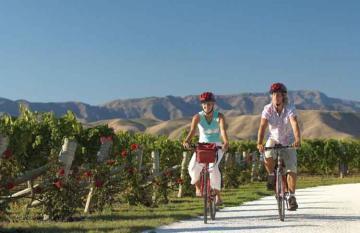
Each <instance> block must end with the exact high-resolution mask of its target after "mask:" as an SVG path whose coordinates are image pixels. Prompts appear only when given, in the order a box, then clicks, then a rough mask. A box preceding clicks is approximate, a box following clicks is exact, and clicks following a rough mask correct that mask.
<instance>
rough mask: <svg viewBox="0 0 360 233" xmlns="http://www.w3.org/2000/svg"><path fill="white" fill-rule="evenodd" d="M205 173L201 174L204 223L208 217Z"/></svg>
mask: <svg viewBox="0 0 360 233" xmlns="http://www.w3.org/2000/svg"><path fill="white" fill-rule="evenodd" d="M207 175H208V174H207V171H205V172H204V173H203V176H204V178H203V187H204V189H203V190H204V191H203V197H204V223H207V216H208V206H207V205H208V187H207V179H208V177H207Z"/></svg>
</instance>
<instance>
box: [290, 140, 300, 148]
mask: <svg viewBox="0 0 360 233" xmlns="http://www.w3.org/2000/svg"><path fill="white" fill-rule="evenodd" d="M292 146H293V147H295V148H299V147H300V146H301V141H300V140H295V142H294V143H293V144H292Z"/></svg>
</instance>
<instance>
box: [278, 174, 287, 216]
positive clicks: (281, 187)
mask: <svg viewBox="0 0 360 233" xmlns="http://www.w3.org/2000/svg"><path fill="white" fill-rule="evenodd" d="M276 200H277V204H278V211H279V218H280V221H284V220H285V195H284V181H283V177H282V175H281V173H280V171H278V172H277V173H276Z"/></svg>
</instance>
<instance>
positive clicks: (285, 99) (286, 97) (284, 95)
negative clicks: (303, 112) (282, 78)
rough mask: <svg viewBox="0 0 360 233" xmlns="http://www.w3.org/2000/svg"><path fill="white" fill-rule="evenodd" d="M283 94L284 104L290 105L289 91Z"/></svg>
mask: <svg viewBox="0 0 360 233" xmlns="http://www.w3.org/2000/svg"><path fill="white" fill-rule="evenodd" d="M282 96H283V102H284V106H286V105H288V104H289V97H288V95H287V92H286V93H282Z"/></svg>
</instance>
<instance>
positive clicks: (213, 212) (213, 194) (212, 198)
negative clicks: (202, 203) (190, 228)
mask: <svg viewBox="0 0 360 233" xmlns="http://www.w3.org/2000/svg"><path fill="white" fill-rule="evenodd" d="M209 206H210V217H211V220H215V215H216V192H215V189H213V188H211V192H210V198H209Z"/></svg>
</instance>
